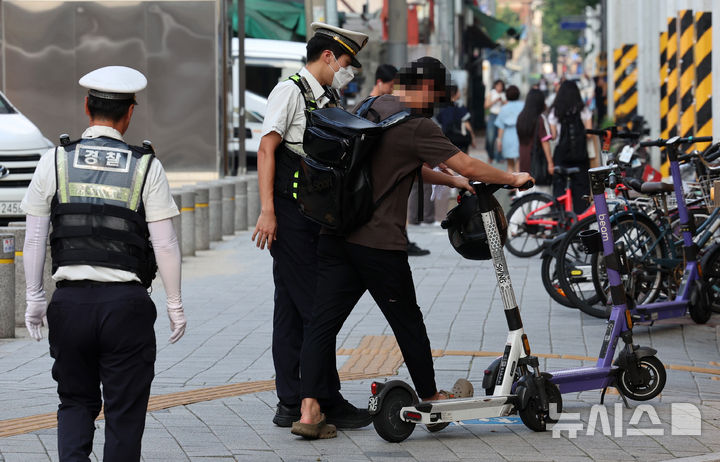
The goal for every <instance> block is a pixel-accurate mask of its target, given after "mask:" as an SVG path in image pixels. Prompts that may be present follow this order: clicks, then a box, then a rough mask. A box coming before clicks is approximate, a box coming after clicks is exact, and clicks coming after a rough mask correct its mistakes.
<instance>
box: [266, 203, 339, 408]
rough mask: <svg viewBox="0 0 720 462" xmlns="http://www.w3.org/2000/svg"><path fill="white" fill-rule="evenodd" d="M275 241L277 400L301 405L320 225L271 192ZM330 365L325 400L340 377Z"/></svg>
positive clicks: (330, 401) (336, 391)
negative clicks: (303, 357) (303, 354)
mask: <svg viewBox="0 0 720 462" xmlns="http://www.w3.org/2000/svg"><path fill="white" fill-rule="evenodd" d="M275 217H276V218H277V240H276V241H274V242H273V244H272V248H271V250H270V252H271V254H272V257H273V279H274V281H275V310H274V313H273V337H272V354H273V362H274V363H275V387H276V390H277V395H278V399H279V400H280V402H281V403H283V404H285V405H288V406H294V405H297V404H300V349H301V348H302V344H303V339H304V338H305V331H306V329H307V326H308V325H309V324H310V319H311V316H312V308H313V305H314V301H315V288H316V286H317V245H318V237H319V235H320V225H318V224H316V223H314V222H312V221H310V220H309V219H307V218H305V217H304V216H303V215H302V214H301V213H300V211H299V210H298V205H297V202H295V201H294V200H292V199H289V198H286V197H284V196H282V195H279V194H276V195H275ZM334 364H335V360H334V358H333V361H332V362H331V363H329V364H328V367H329V368H332V371H329V372H328V374H327V376H326V380H327V381H328V383H327V384H326V385H325V386H326V387H327V388H330V389H332V390H334V392H333V393H330V394H329V395H328V396H327V398H328V399H327V400H324V401H323V404H324V405H325V404H327V405H332V404H334V403H336V402H337V401H339V400H341V399H342V397H341V396H340V392H339V390H340V379H339V378H338V375H337V370H336V369H335V368H334Z"/></svg>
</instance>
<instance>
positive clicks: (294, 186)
mask: <svg viewBox="0 0 720 462" xmlns="http://www.w3.org/2000/svg"><path fill="white" fill-rule="evenodd" d="M293 188H296V189H297V181H293Z"/></svg>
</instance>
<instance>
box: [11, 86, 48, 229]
mask: <svg viewBox="0 0 720 462" xmlns="http://www.w3.org/2000/svg"><path fill="white" fill-rule="evenodd" d="M51 147H53V143H51V142H50V140H48V139H47V138H45V137H44V136H43V135H42V133H40V130H39V129H38V128H37V127H36V126H35V124H33V123H32V122H31V121H30V120H29V119H28V118H27V117H25V116H24V115H22V114H21V113H20V111H18V109H17V108H16V107H14V106H13V105H12V104H11V103H10V101H8V99H7V98H6V97H5V95H4V94H2V93H0V166H2V167H5V168H6V169H7V170H8V174H7V175H6V176H4V177H2V178H0V224H3V225H5V224H7V223H8V222H9V221H15V220H23V219H25V212H24V211H23V210H22V208H21V207H20V201H22V198H23V197H24V196H25V191H27V188H28V186H29V185H30V180H31V179H32V176H33V173H35V167H36V166H37V163H38V161H39V160H40V157H41V156H42V155H43V154H44V153H45V152H46V151H47V150H48V149H49V148H51Z"/></svg>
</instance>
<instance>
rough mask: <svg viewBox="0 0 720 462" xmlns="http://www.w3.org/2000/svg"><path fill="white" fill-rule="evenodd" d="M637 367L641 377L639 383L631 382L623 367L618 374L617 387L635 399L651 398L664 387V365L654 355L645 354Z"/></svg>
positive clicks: (665, 376)
mask: <svg viewBox="0 0 720 462" xmlns="http://www.w3.org/2000/svg"><path fill="white" fill-rule="evenodd" d="M638 369H639V373H640V376H641V378H642V381H641V383H639V384H635V383H633V382H632V380H631V378H630V374H629V373H628V371H627V370H625V369H623V370H622V371H620V375H619V376H618V380H617V385H618V388H620V391H621V392H622V393H623V394H624V395H625V396H627V397H628V398H630V399H632V400H635V401H647V400H649V399H653V398H654V397H656V396H657V395H659V394H660V392H661V391H663V388H665V380H667V373H666V372H665V366H663V363H662V362H661V361H660V360H659V359H657V358H656V357H655V356H646V357H644V358H641V359H640V361H638Z"/></svg>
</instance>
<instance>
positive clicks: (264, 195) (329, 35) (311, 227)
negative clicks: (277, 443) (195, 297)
mask: <svg viewBox="0 0 720 462" xmlns="http://www.w3.org/2000/svg"><path fill="white" fill-rule="evenodd" d="M312 32H313V33H314V35H313V37H312V38H311V39H310V41H309V42H308V44H307V64H306V65H305V67H303V68H302V69H301V70H300V71H299V72H298V73H297V74H295V75H293V76H291V77H290V79H288V80H284V81H282V82H280V83H278V84H277V85H276V86H275V88H274V89H273V90H272V92H271V93H270V96H269V97H268V103H267V113H266V114H265V120H264V121H263V128H262V138H261V140H260V147H259V149H258V186H259V190H260V201H261V213H260V217H259V218H258V221H257V225H256V226H255V231H254V232H253V235H252V239H253V241H255V242H256V243H257V246H258V247H259V248H260V249H264V248H265V247H267V248H268V249H269V251H270V254H271V255H272V257H273V280H274V282H275V307H274V313H273V336H272V354H273V362H274V365H275V386H276V391H277V396H278V405H277V410H276V413H275V416H274V417H273V422H274V423H275V424H276V425H278V426H280V427H290V426H291V425H292V423H293V422H294V421H296V420H298V419H299V418H300V348H301V347H302V343H303V338H304V336H305V330H306V328H307V325H308V324H309V323H310V318H311V314H312V307H313V304H314V297H315V288H316V285H317V255H316V253H317V252H316V251H317V243H318V236H319V234H320V226H319V225H317V224H316V223H314V222H312V221H310V220H309V219H308V218H306V217H305V216H304V215H302V213H300V210H299V209H298V204H297V201H296V194H295V186H296V185H297V178H298V172H299V169H300V160H301V157H303V156H304V155H305V153H304V151H303V149H302V142H303V134H304V132H305V122H306V116H305V112H306V111H309V110H312V109H315V108H322V107H328V106H339V101H340V98H339V93H338V90H339V89H341V88H342V87H344V86H345V85H347V84H348V83H349V82H350V81H351V80H352V79H353V77H354V74H353V71H352V69H351V67H356V68H358V67H360V66H361V64H360V62H359V61H358V60H357V57H356V55H357V53H358V52H359V51H360V50H361V49H362V48H363V47H364V46H365V44H366V42H367V40H368V36H367V35H365V34H363V33H360V32H354V31H351V30H347V29H341V28H339V27H335V26H330V25H327V24H323V23H318V22H315V23H313V24H312ZM318 360H319V359H317V358H313V359H312V361H318ZM334 364H335V363H334V361H333V362H332V363H328V364H327V367H328V368H332V373H331V374H328V377H327V380H328V381H329V382H330V384H329V385H328V387H329V388H331V389H333V390H334V391H335V392H334V393H333V394H332V395H330V396H327V399H326V400H324V401H323V403H322V405H323V411H324V412H325V414H326V415H327V416H328V419H329V420H330V421H331V422H333V423H334V424H335V425H337V426H338V427H341V428H357V427H364V426H366V425H368V424H369V423H370V422H371V418H370V415H369V414H368V412H367V410H365V409H357V408H356V407H355V406H353V405H352V404H350V403H348V402H347V401H346V400H345V399H344V398H343V397H342V395H341V394H340V392H339V390H340V379H339V378H338V375H337V371H336V370H335V368H334Z"/></svg>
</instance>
